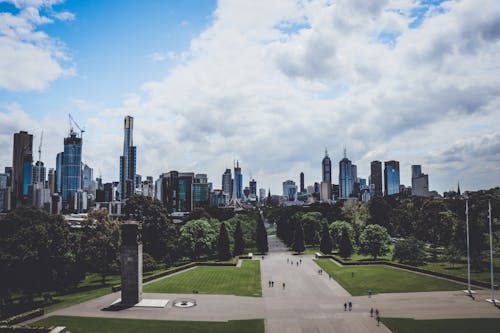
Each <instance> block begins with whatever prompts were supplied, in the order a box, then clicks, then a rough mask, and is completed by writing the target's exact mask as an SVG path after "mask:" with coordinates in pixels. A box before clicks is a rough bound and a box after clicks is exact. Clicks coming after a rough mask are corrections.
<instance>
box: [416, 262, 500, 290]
mask: <svg viewBox="0 0 500 333" xmlns="http://www.w3.org/2000/svg"><path fill="white" fill-rule="evenodd" d="M466 260H467V259H465V260H464V262H463V263H458V264H455V265H452V264H451V263H449V262H446V261H438V262H427V263H425V264H424V265H422V266H418V268H422V269H427V270H429V271H433V272H439V273H444V274H449V275H453V276H458V277H461V278H464V279H466V278H467V261H466ZM493 265H494V268H495V270H498V267H500V258H493ZM470 278H471V279H472V280H477V281H483V282H486V283H489V282H490V271H489V265H488V268H487V269H485V270H484V271H477V270H474V269H471V272H470ZM494 282H495V284H496V285H500V274H495V275H494Z"/></svg>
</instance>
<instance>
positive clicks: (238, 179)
mask: <svg viewBox="0 0 500 333" xmlns="http://www.w3.org/2000/svg"><path fill="white" fill-rule="evenodd" d="M233 197H236V198H237V199H241V198H242V197H243V175H242V174H241V168H240V162H239V161H236V166H235V167H234V188H233Z"/></svg>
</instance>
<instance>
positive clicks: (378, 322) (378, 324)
mask: <svg viewBox="0 0 500 333" xmlns="http://www.w3.org/2000/svg"><path fill="white" fill-rule="evenodd" d="M377 326H380V316H379V315H377Z"/></svg>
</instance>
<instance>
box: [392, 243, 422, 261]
mask: <svg viewBox="0 0 500 333" xmlns="http://www.w3.org/2000/svg"><path fill="white" fill-rule="evenodd" d="M426 256H427V255H426V253H425V243H424V242H422V241H419V240H418V239H416V238H415V237H410V238H408V239H402V240H399V241H398V242H397V243H396V246H395V247H394V254H393V256H392V260H399V262H401V263H404V264H409V265H414V266H418V265H422V264H423V263H424V261H425V258H426Z"/></svg>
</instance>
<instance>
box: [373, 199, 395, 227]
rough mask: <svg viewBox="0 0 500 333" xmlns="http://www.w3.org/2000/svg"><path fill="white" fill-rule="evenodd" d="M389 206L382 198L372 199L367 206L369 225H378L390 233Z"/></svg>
mask: <svg viewBox="0 0 500 333" xmlns="http://www.w3.org/2000/svg"><path fill="white" fill-rule="evenodd" d="M391 210H392V208H391V206H390V205H389V204H388V203H387V201H385V199H384V198H382V197H374V198H373V199H371V200H370V203H369V204H368V212H369V213H370V217H369V219H368V223H369V224H378V225H381V226H383V227H385V228H386V229H387V230H390V231H392V228H391V227H390V215H391Z"/></svg>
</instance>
